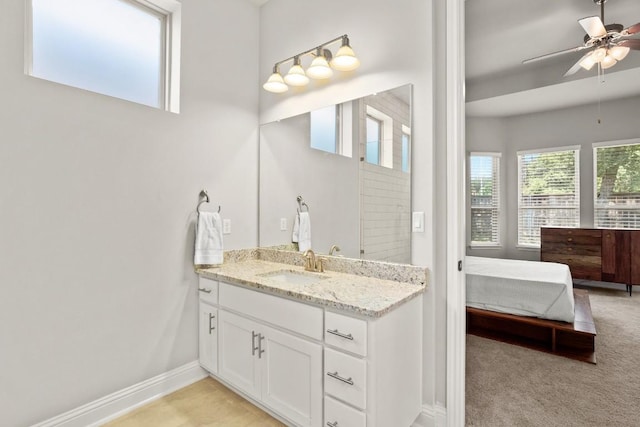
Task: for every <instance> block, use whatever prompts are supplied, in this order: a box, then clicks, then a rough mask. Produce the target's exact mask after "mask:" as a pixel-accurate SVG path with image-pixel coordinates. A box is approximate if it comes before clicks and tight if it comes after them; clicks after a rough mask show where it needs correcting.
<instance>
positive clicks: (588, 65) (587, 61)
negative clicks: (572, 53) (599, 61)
mask: <svg viewBox="0 0 640 427" xmlns="http://www.w3.org/2000/svg"><path fill="white" fill-rule="evenodd" d="M594 65H596V61H595V59H593V54H591V55H587V56H585V57H584V58H583V59H582V61H580V66H581V67H582V68H584V69H585V70H587V71H589V70H590V69H592V68H593V66H594Z"/></svg>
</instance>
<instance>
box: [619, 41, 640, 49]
mask: <svg viewBox="0 0 640 427" xmlns="http://www.w3.org/2000/svg"><path fill="white" fill-rule="evenodd" d="M616 44H617V45H618V46H625V47H628V48H629V49H633V50H640V39H631V40H622V41H619V42H618V43H616Z"/></svg>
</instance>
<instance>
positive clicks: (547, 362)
mask: <svg viewBox="0 0 640 427" xmlns="http://www.w3.org/2000/svg"><path fill="white" fill-rule="evenodd" d="M637 289H638V288H637V287H636V290H637ZM588 290H589V297H590V300H591V309H592V312H593V318H594V321H595V324H596V330H597V333H598V335H597V337H596V358H597V362H598V364H597V365H591V364H588V363H583V362H577V361H574V360H571V359H567V358H564V357H560V356H554V355H550V354H546V353H542V352H538V351H534V350H529V349H526V348H522V347H517V346H513V345H509V344H504V343H500V342H497V341H492V340H488V339H484V338H479V337H476V336H472V335H467V380H466V389H467V394H466V402H467V404H466V424H467V425H468V426H491V427H498V426H509V427H516V426H517V427H519V426H544V427H551V426H562V427H570V426H597V427H601V426H616V427H625V426H629V427H637V426H640V293H636V292H634V296H633V297H632V298H629V296H628V294H626V293H625V292H624V291H615V290H607V289H596V288H589V289H588Z"/></svg>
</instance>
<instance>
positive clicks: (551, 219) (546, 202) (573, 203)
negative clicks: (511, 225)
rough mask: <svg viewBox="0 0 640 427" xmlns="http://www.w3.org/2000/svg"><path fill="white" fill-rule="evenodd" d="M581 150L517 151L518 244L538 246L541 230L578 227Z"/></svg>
mask: <svg viewBox="0 0 640 427" xmlns="http://www.w3.org/2000/svg"><path fill="white" fill-rule="evenodd" d="M579 150H580V147H579V146H578V147H564V148H554V149H553V150H532V151H520V152H518V245H519V246H524V247H527V246H528V247H540V227H579V226H580V161H579V155H580V151H579Z"/></svg>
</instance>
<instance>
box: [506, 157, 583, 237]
mask: <svg viewBox="0 0 640 427" xmlns="http://www.w3.org/2000/svg"><path fill="white" fill-rule="evenodd" d="M581 148H582V147H581V146H580V145H571V146H563V147H549V148H539V149H533V150H520V151H518V152H517V153H516V156H517V173H518V187H517V191H518V194H517V197H518V211H517V227H516V248H518V249H525V250H526V249H529V250H533V249H539V248H540V241H538V242H537V243H525V242H522V241H521V237H522V236H521V224H522V217H521V214H522V210H523V209H525V208H524V207H523V206H522V164H521V161H522V159H521V157H522V156H523V155H528V154H549V153H562V152H569V151H573V152H574V156H575V158H574V162H575V170H574V198H575V202H576V203H575V207H574V208H573V209H575V210H576V213H577V223H576V224H574V225H573V226H564V225H554V224H547V225H548V226H551V227H558V228H572V227H574V226H575V227H580V221H581V216H580V215H581V212H580V202H581V200H580V149H581ZM551 208H552V209H553V207H551ZM558 209H560V208H558Z"/></svg>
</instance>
